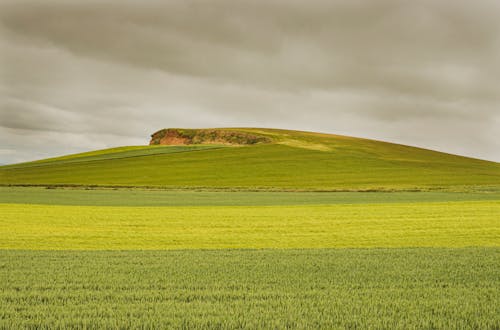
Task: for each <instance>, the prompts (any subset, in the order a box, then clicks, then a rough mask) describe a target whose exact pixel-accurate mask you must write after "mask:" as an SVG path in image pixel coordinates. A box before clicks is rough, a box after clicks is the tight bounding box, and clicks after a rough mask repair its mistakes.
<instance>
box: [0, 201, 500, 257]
mask: <svg viewBox="0 0 500 330" xmlns="http://www.w3.org/2000/svg"><path fill="white" fill-rule="evenodd" d="M499 214H500V202H498V201H476V202H448V203H397V204H362V205H347V204H346V205H319V206H318V205H316V206H311V205H309V206H265V207H263V206H260V207H259V206H218V207H204V206H200V207H108V206H57V205H28V204H1V205H0V227H1V228H2V231H0V248H1V249H35V250H134V249H146V250H149V249H158V250H162V249H199V248H202V249H223V248H347V247H468V246H485V247H487V246H490V247H493V246H500V220H499V217H498V215H499Z"/></svg>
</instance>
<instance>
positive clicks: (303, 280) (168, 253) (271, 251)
mask: <svg viewBox="0 0 500 330" xmlns="http://www.w3.org/2000/svg"><path fill="white" fill-rule="evenodd" d="M249 132H252V134H264V136H266V137H268V138H269V139H270V140H269V141H272V142H266V143H265V144H255V145H251V146H230V145H189V146H142V147H121V148H113V149H106V150H99V151H94V152H89V153H84V154H76V155H68V156H62V157H56V158H52V159H46V160H40V161H35V162H29V163H24V164H15V165H9V166H3V167H0V185H2V186H0V306H1V307H0V328H61V329H62V328H138V327H145V328H185V329H188V328H189V329H193V328H194V329H204V328H216V329H233V328H247V329H255V328H269V329H274V328H300V329H302V328H327V329H345V328H363V329H364V328H373V329H380V328H391V329H417V328H418V329H421V328H425V329H427V328H432V329H449V328H463V329H469V328H470V329H474V328H480V329H497V328H499V327H500V318H499V315H500V310H499V307H498V306H500V299H499V297H500V280H499V278H500V277H499V276H498V274H499V267H498V259H499V258H500V220H499V215H500V165H499V164H497V163H492V162H485V161H480V160H475V159H470V158H465V157H458V156H453V155H448V154H442V153H438V152H433V151H429V150H424V149H418V148H412V147H406V146H400V145H393V144H387V143H382V142H378V141H371V140H364V139H355V138H348V137H340V136H325V135H322V134H314V133H305V132H292V131H279V130H264V131H262V130H249ZM271 138H272V139H271ZM266 141H268V140H266Z"/></svg>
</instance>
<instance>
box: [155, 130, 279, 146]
mask: <svg viewBox="0 0 500 330" xmlns="http://www.w3.org/2000/svg"><path fill="white" fill-rule="evenodd" d="M269 142H271V140H270V139H269V138H268V137H265V136H262V135H257V134H251V133H246V132H239V131H233V130H221V129H178V128H168V129H162V130H159V131H158V132H156V133H154V134H153V135H151V141H150V143H149V144H150V145H189V144H232V145H249V144H257V143H269Z"/></svg>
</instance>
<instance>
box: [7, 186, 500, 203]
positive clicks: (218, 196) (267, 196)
mask: <svg viewBox="0 0 500 330" xmlns="http://www.w3.org/2000/svg"><path fill="white" fill-rule="evenodd" d="M458 201H500V192H499V191H497V192H469V193H466V192H391V193H387V192H244V191H232V192H230V191H191V190H152V189H88V188H87V189H78V188H67V189H66V188H58V189H47V188H42V187H0V203H6V204H9V203H10V204H47V205H51V204H55V205H88V206H271V205H276V206H278V205H321V204H323V205H326V204H330V205H331V204H373V203H419V202H458Z"/></svg>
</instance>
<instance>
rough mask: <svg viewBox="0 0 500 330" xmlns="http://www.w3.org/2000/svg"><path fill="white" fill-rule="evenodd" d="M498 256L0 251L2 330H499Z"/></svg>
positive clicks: (476, 251)
mask: <svg viewBox="0 0 500 330" xmlns="http://www.w3.org/2000/svg"><path fill="white" fill-rule="evenodd" d="M499 259H500V249H499V248H468V249H441V248H438V249H437V248H433V249H421V248H420V249H340V250H243V251H242V250H231V251H227V250H224V251H220V250H218V251H199V250H198V251H193V250H192V251H116V252H111V251H87V252H76V251H5V250H0V306H1V308H0V328H6V329H20V328H27V329H35V328H37V329H40V328H47V329H69V328H72V329H76V328H79V329H83V328H89V329H95V328H100V329H105V328H108V329H111V328H112V329H129V328H133V329H135V328H150V329H167V328H169V329H172V328H175V329H405V330H406V329H498V328H499V327H500V307H499V306H500V292H499V291H500V289H499V288H500V277H499V276H498V260H499Z"/></svg>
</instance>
